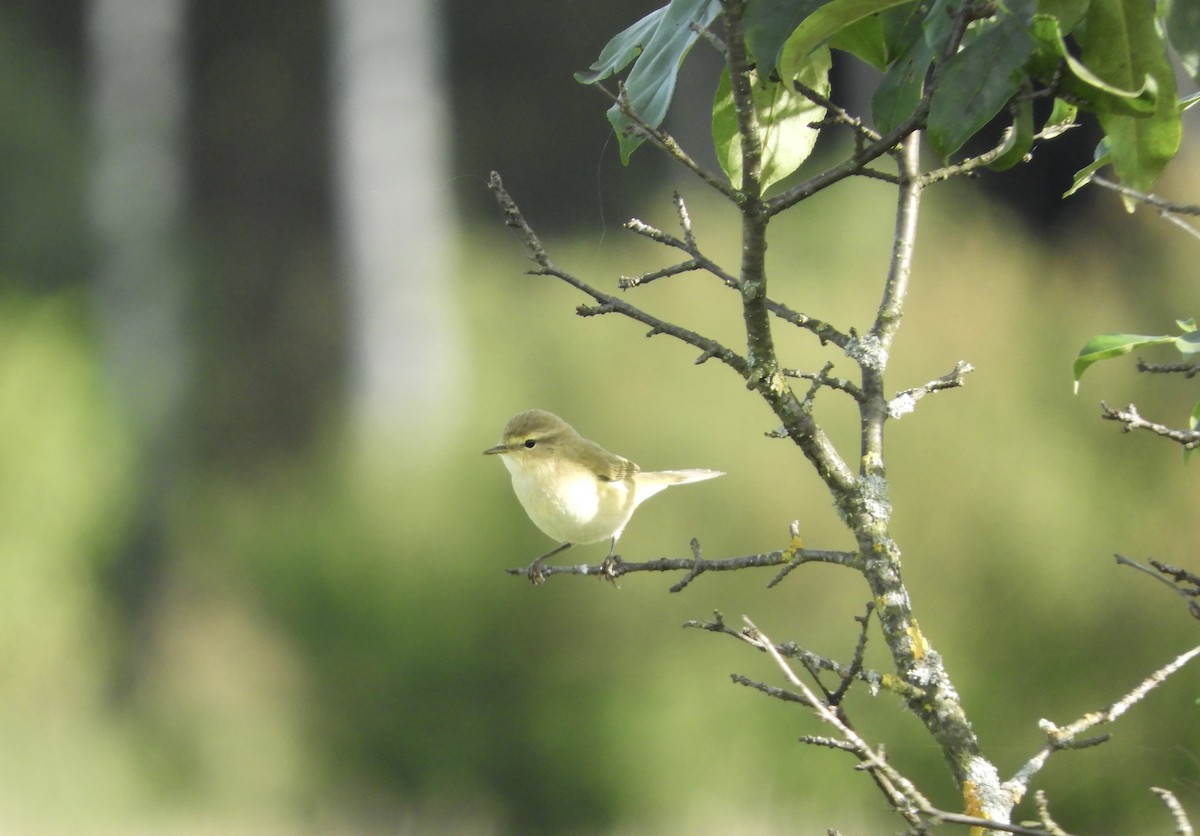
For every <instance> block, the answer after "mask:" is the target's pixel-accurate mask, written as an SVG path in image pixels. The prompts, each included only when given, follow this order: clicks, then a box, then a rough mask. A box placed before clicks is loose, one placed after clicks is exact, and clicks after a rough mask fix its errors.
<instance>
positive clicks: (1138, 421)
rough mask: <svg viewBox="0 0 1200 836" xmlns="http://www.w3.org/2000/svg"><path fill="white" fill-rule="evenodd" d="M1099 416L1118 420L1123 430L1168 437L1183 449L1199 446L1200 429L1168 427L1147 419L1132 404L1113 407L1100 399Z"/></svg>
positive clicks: (1109, 419)
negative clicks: (1120, 407) (1147, 432)
mask: <svg viewBox="0 0 1200 836" xmlns="http://www.w3.org/2000/svg"><path fill="white" fill-rule="evenodd" d="M1100 412H1101V417H1102V418H1104V419H1105V420H1106V421H1118V422H1120V423H1121V424H1122V425H1124V426H1123V427H1122V429H1123V430H1124V431H1125V432H1133V431H1134V430H1147V431H1149V432H1152V433H1154V434H1155V435H1159V436H1162V437H1163V438H1169V439H1171V440H1172V441H1174V442H1176V443H1178V444H1181V445H1183V449H1185V450H1194V449H1196V448H1197V447H1200V430H1178V429H1175V428H1173V427H1168V426H1166V425H1165V424H1158V423H1155V422H1154V421H1147V420H1146V419H1145V418H1143V417H1142V416H1141V414H1140V413H1138V410H1137V407H1136V406H1134V405H1133V404H1130V405H1129V406H1127V407H1125V408H1124V409H1113V408H1112V407H1110V406H1109V405H1108V403H1107V402H1105V401H1100Z"/></svg>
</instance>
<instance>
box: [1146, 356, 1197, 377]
mask: <svg viewBox="0 0 1200 836" xmlns="http://www.w3.org/2000/svg"><path fill="white" fill-rule="evenodd" d="M1137 370H1138V371H1139V372H1143V373H1145V374H1182V375H1183V377H1184V379H1185V380H1191V379H1192V378H1193V377H1195V376H1196V375H1198V374H1200V363H1147V362H1146V361H1145V360H1143V359H1142V358H1140V357H1139V358H1138V361H1137Z"/></svg>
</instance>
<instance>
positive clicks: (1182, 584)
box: [1114, 554, 1200, 618]
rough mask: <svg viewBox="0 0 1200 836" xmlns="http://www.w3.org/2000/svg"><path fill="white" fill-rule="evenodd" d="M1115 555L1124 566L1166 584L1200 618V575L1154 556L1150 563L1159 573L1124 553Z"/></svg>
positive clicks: (1190, 611) (1189, 610) (1195, 616)
mask: <svg viewBox="0 0 1200 836" xmlns="http://www.w3.org/2000/svg"><path fill="white" fill-rule="evenodd" d="M1114 557H1116V559H1117V563H1119V564H1121V565H1122V566H1130V567H1132V568H1134V569H1137V570H1138V571H1139V572H1145V573H1146V574H1147V575H1149V576H1150V577H1152V578H1154V579H1155V580H1156V581H1158V582H1160V583H1163V584H1166V585H1167V587H1168V588H1169V589H1171V590H1172V591H1173V592H1175V594H1177V595H1178V596H1179V597H1181V598H1183V600H1184V601H1185V602H1187V607H1188V612H1189V613H1191V615H1192V618H1200V577H1197V576H1196V575H1193V574H1192V573H1191V572H1188V571H1187V570H1185V569H1180V568H1179V567H1178V566H1168V565H1167V564H1165V563H1161V562H1159V561H1157V560H1155V559H1153V558H1151V559H1150V565H1151V566H1153V567H1154V569H1155V570H1157V574H1156V572H1155V571H1152V570H1150V569H1148V568H1147V567H1145V566H1143V565H1142V564H1140V563H1138V562H1137V561H1136V560H1130V559H1129V558H1128V557H1125V556H1124V555H1120V554H1118V555H1114ZM1167 578H1171V580H1167Z"/></svg>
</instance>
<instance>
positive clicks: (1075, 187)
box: [1063, 139, 1112, 197]
mask: <svg viewBox="0 0 1200 836" xmlns="http://www.w3.org/2000/svg"><path fill="white" fill-rule="evenodd" d="M1111 162H1112V154H1110V153H1108V140H1107V139H1102V140H1100V143H1099V144H1098V145H1097V146H1096V153H1095V158H1094V159H1093V160H1092V161H1091V162H1090V163H1088V164H1087V165H1085V166H1084V167H1083V168H1081V169H1079V171H1077V172H1075V180H1074V181H1073V182H1072V183H1071V188H1069V189H1067V190H1066V191H1065V192H1063V197H1070V196H1071V195H1073V194H1075V192H1077V191H1079V190H1080V189H1082V188H1083V187H1084V186H1086V185H1087V184H1088V183H1090V182H1092V175H1093V174H1095V173H1096V172H1097V171H1099V170H1100V169H1102V168H1104V167H1105V166H1106V165H1108V164H1109V163H1111Z"/></svg>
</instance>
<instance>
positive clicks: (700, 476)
mask: <svg viewBox="0 0 1200 836" xmlns="http://www.w3.org/2000/svg"><path fill="white" fill-rule="evenodd" d="M646 475H647V476H658V477H661V478H662V481H663V483H664V484H667V485H683V484H686V483H688V482H703V481H704V480H705V479H716V478H717V477H718V476H724V475H725V471H723V470H706V469H704V468H695V469H692V470H658V471H655V472H654V473H647V474H646Z"/></svg>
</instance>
